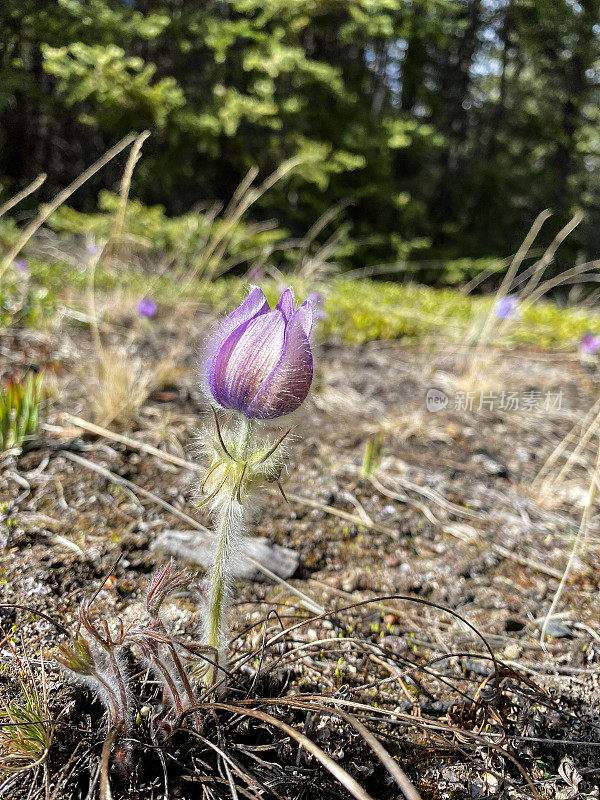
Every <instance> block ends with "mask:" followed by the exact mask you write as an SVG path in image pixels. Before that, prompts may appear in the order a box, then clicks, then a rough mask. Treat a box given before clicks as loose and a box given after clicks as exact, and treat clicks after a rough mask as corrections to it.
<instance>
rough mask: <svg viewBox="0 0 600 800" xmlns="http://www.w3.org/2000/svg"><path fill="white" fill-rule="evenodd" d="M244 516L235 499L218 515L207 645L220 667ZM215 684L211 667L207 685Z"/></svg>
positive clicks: (225, 505) (215, 675)
mask: <svg viewBox="0 0 600 800" xmlns="http://www.w3.org/2000/svg"><path fill="white" fill-rule="evenodd" d="M242 512H243V509H242V506H241V504H240V503H239V502H238V500H237V497H236V496H231V497H228V498H224V499H223V502H222V503H221V504H220V506H219V509H218V512H217V513H218V517H217V542H216V551H215V558H214V562H213V566H212V569H211V572H210V579H209V590H208V614H207V617H208V618H207V631H206V643H207V644H208V645H209V646H210V647H213V648H214V649H215V651H216V652H217V653H218V654H219V655H218V659H219V663H220V662H221V660H222V657H223V650H224V648H225V645H226V643H227V611H228V608H227V606H228V595H229V590H230V585H231V559H232V556H233V553H234V551H235V549H236V544H237V542H238V539H239V537H240V535H241V527H242ZM216 680H217V670H216V668H215V667H212V666H211V667H210V668H209V669H208V671H207V673H206V683H207V684H208V685H209V686H211V685H212V684H213V683H215V681H216Z"/></svg>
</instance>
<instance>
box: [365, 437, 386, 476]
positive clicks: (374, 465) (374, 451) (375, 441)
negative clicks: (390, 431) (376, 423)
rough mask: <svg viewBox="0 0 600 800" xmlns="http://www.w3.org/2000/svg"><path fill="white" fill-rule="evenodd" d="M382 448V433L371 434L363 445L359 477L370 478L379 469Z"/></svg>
mask: <svg viewBox="0 0 600 800" xmlns="http://www.w3.org/2000/svg"><path fill="white" fill-rule="evenodd" d="M382 447H383V431H379V433H377V434H371V435H370V436H369V438H368V439H367V444H366V445H365V453H364V455H363V462H362V468H361V475H362V477H363V478H370V477H371V475H375V473H376V472H377V469H378V468H379V462H380V461H381V449H382Z"/></svg>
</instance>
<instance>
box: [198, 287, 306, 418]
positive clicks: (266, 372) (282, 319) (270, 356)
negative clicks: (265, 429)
mask: <svg viewBox="0 0 600 800" xmlns="http://www.w3.org/2000/svg"><path fill="white" fill-rule="evenodd" d="M312 324H313V312H312V306H311V304H310V302H308V301H306V302H304V303H303V304H302V305H301V306H300V307H299V308H297V309H294V299H293V297H292V292H291V290H290V289H286V290H285V291H284V292H283V294H282V295H281V297H280V298H279V302H278V303H277V305H276V307H275V308H274V309H272V310H271V308H270V307H269V303H268V302H267V298H266V297H265V295H264V294H263V292H262V290H261V289H259V288H258V287H255V288H254V289H252V291H251V292H250V294H249V295H248V297H247V298H246V299H245V300H244V302H243V303H242V304H241V305H240V306H239V307H238V308H237V309H236V310H235V311H233V312H232V313H231V314H230V315H229V316H228V317H227V318H226V319H225V321H224V322H223V324H222V325H221V327H220V329H219V330H218V331H217V333H216V335H215V337H214V339H213V340H212V343H211V347H210V350H209V356H208V358H207V361H206V383H207V385H208V389H209V391H210V394H211V395H212V396H213V398H214V399H215V401H216V402H217V404H218V405H219V406H222V407H223V408H231V409H234V410H235V411H240V412H241V413H242V414H244V416H245V417H247V418H248V419H274V418H275V417H281V416H283V415H284V414H290V413H291V412H292V411H295V410H296V409H297V408H298V407H299V406H300V405H301V403H302V402H303V401H304V399H305V398H306V396H307V394H308V391H309V389H310V385H311V383H312V377H313V358H312V352H311V349H310V334H311V331H312Z"/></svg>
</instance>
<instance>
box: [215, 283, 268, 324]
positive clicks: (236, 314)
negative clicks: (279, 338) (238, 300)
mask: <svg viewBox="0 0 600 800" xmlns="http://www.w3.org/2000/svg"><path fill="white" fill-rule="evenodd" d="M270 310H271V309H270V308H269V303H268V301H267V298H266V297H265V295H264V292H263V290H262V289H259V287H258V286H255V287H254V288H253V289H252V291H251V292H250V294H249V295H248V297H247V298H246V299H245V300H244V302H243V303H242V304H241V305H239V306H238V307H237V308H236V309H235V311H232V312H231V314H229V315H228V316H227V317H225V320H224V321H223V324H222V325H221V327H220V329H219V334H222V335H223V336H227V335H228V334H229V333H231V331H233V330H235V328H237V326H238V325H241V324H242V323H243V322H247V321H248V320H249V319H253V317H256V316H258V315H259V314H268V312H269V311H270ZM219 334H217V336H218V335H219Z"/></svg>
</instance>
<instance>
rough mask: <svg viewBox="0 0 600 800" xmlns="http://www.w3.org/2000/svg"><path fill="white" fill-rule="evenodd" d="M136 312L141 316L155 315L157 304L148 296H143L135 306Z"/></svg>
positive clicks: (149, 316)
mask: <svg viewBox="0 0 600 800" xmlns="http://www.w3.org/2000/svg"><path fill="white" fill-rule="evenodd" d="M136 308H137V312H138V314H139V315H140V316H141V317H148V319H150V318H151V317H153V316H155V314H156V312H157V305H156V303H155V302H154V300H150V299H149V298H148V297H144V298H143V299H142V300H140V302H139V303H138V304H137V306H136Z"/></svg>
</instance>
